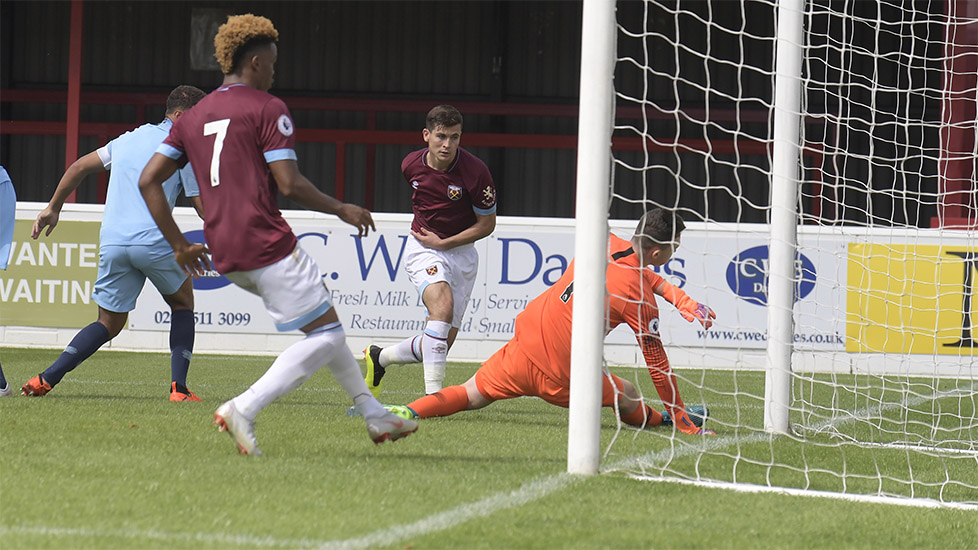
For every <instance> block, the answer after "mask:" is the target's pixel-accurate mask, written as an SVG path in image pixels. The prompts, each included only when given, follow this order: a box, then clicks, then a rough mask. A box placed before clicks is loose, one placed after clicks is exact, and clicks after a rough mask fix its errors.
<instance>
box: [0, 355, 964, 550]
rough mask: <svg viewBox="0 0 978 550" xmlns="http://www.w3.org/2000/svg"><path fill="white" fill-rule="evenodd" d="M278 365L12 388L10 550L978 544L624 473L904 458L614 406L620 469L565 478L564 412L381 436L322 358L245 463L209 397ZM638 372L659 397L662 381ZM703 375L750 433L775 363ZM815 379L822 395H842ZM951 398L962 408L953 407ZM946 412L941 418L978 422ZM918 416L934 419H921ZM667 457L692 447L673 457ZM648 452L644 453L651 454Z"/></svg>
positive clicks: (933, 521)
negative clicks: (657, 421)
mask: <svg viewBox="0 0 978 550" xmlns="http://www.w3.org/2000/svg"><path fill="white" fill-rule="evenodd" d="M57 353H58V352H56V351H51V350H22V349H10V348H4V349H2V350H0V359H2V363H3V368H4V372H5V373H6V375H7V378H8V379H9V380H10V381H11V383H12V385H14V386H16V387H19V386H20V385H21V384H22V383H23V382H24V381H26V380H27V378H29V377H30V376H33V375H34V374H36V373H38V372H40V371H41V370H43V369H44V368H45V367H47V365H48V364H49V363H50V362H51V361H52V360H53V359H54V358H55V357H56V355H57ZM270 362H271V358H269V357H253V358H249V357H227V356H211V355H197V356H195V357H194V363H193V365H192V367H191V369H192V370H191V374H190V378H189V381H190V386H191V389H193V390H194V391H195V392H196V393H197V394H198V395H200V396H201V397H202V398H203V399H204V401H203V402H201V403H170V402H169V401H167V400H166V398H167V392H168V382H169V359H168V356H166V355H164V354H135V353H121V352H111V351H103V352H99V353H98V354H96V355H95V356H93V357H92V358H91V359H89V361H87V362H86V363H85V364H84V365H82V366H81V367H80V368H79V369H77V370H76V371H74V372H73V373H71V374H69V376H68V377H66V378H65V380H64V381H63V382H62V383H61V384H60V385H59V386H57V387H56V388H55V390H54V391H52V393H51V394H49V395H48V396H46V397H44V398H33V399H28V398H23V397H19V396H17V397H15V398H13V399H4V400H0V536H2V539H0V540H2V547H3V548H65V547H71V548H174V547H177V548H179V547H190V546H194V547H200V548H293V547H303V548H305V547H309V548H316V547H327V548H653V547H655V548H659V547H666V548H675V547H684V548H686V547H688V548H894V547H899V548H921V547H931V548H975V547H978V546H976V545H978V543H976V541H978V513H976V512H969V511H960V510H932V509H919V508H910V507H903V506H894V505H884V504H867V503H851V502H844V501H839V500H833V499H819V498H805V497H797V496H786V495H774V494H759V495H758V494H744V493H738V492H732V491H724V490H716V489H707V488H702V487H692V486H687V485H680V484H674V483H655V482H645V481H638V480H634V479H629V478H628V477H627V475H626V473H625V472H631V473H639V472H643V471H644V472H645V473H650V474H657V473H658V472H661V471H671V472H675V473H678V474H680V475H683V476H687V477H695V475H696V474H697V472H699V473H700V474H702V475H703V476H704V477H709V476H713V475H716V476H717V477H718V478H719V479H723V478H724V476H726V477H727V478H729V477H730V476H731V471H733V470H736V471H737V475H738V476H739V478H740V479H742V480H745V481H755V480H757V479H761V480H763V477H764V476H772V477H774V478H783V480H784V481H785V482H786V483H788V484H792V483H794V484H797V483H798V482H799V481H801V482H802V483H806V481H805V478H806V476H805V475H804V474H803V473H801V472H800V470H796V469H793V468H792V467H787V466H781V467H773V466H771V464H774V463H781V464H785V465H791V466H793V467H799V468H800V467H801V466H803V465H804V464H806V463H807V464H809V466H810V467H811V466H815V467H817V468H818V469H819V472H816V473H815V474H809V475H808V478H810V479H809V480H808V481H807V483H808V484H809V486H810V487H812V488H824V489H826V490H832V489H833V487H835V488H836V489H837V488H838V487H837V486H838V485H839V483H840V482H839V478H838V477H837V476H835V475H834V474H832V473H831V472H833V471H836V472H838V471H840V468H843V469H846V470H847V471H850V472H858V471H860V470H866V471H872V470H873V469H874V468H878V469H880V470H884V469H886V468H893V469H894V471H897V472H899V471H900V469H901V468H902V469H903V471H904V473H906V471H907V462H908V459H907V455H906V453H902V454H900V453H897V455H899V456H902V457H903V459H902V462H901V460H899V458H898V459H895V460H894V461H893V464H892V465H890V464H886V463H885V460H887V459H885V458H884V459H882V460H883V462H881V458H880V457H885V456H887V455H886V453H880V452H872V453H870V452H867V451H865V450H860V449H859V448H857V447H855V446H850V445H846V446H842V447H839V446H838V445H834V444H829V443H831V440H830V439H829V436H827V435H821V434H816V435H813V436H812V437H813V438H816V439H817V438H823V439H824V441H825V445H805V446H802V445H800V444H799V443H797V442H793V441H792V440H791V439H790V438H784V439H780V440H768V441H761V442H754V443H751V442H746V443H745V442H740V443H737V444H732V445H730V446H728V447H724V448H719V449H716V451H718V453H719V454H718V453H712V454H709V455H704V454H702V453H698V452H695V446H696V445H701V444H702V441H701V440H698V439H696V438H691V437H689V436H682V435H680V436H678V437H675V438H673V437H672V435H671V432H669V431H668V430H658V431H656V432H634V431H630V430H627V429H623V430H618V429H617V423H616V422H615V420H614V418H613V416H612V415H611V414H610V413H609V412H607V411H606V412H605V415H604V417H603V426H604V428H603V430H602V442H603V447H605V448H608V447H609V446H610V450H609V451H608V456H607V458H606V459H605V461H604V462H603V464H605V465H606V466H607V465H614V464H617V465H618V466H620V467H621V470H620V471H614V472H611V473H605V474H602V475H599V476H595V477H579V476H568V475H566V474H564V473H563V472H564V470H565V468H566V456H567V411H566V410H563V409H559V408H556V407H552V406H550V405H547V404H545V403H543V402H542V401H539V400H536V399H516V400H512V401H507V402H501V403H496V404H494V405H493V406H492V407H489V408H488V409H485V410H482V411H473V412H466V413H461V414H459V415H457V416H455V417H451V418H446V419H431V420H426V421H422V426H421V429H420V431H419V432H418V433H417V434H415V435H413V436H412V437H410V438H408V439H405V440H403V441H398V442H396V443H393V444H384V445H380V446H374V445H373V444H372V443H371V442H370V440H369V438H368V437H367V435H366V432H365V430H364V428H363V422H362V420H361V419H357V418H350V417H347V416H346V415H345V414H344V411H345V410H346V408H347V406H348V405H349V400H348V398H347V397H346V395H345V394H344V393H343V392H342V391H341V390H340V389H339V388H338V386H337V385H336V383H335V382H334V381H333V379H332V377H331V376H330V375H329V372H328V370H326V369H323V370H322V371H320V372H319V373H317V374H316V375H314V376H313V377H312V378H311V379H310V380H309V381H308V382H307V383H306V384H305V385H303V386H302V387H300V388H299V389H298V390H296V391H294V392H293V393H291V394H289V395H288V396H286V397H285V398H283V399H281V400H280V401H278V402H276V403H274V404H273V405H271V406H270V407H269V408H268V409H266V410H265V411H264V412H263V413H262V414H261V415H260V416H259V418H258V424H257V430H256V432H257V436H258V440H259V444H260V446H261V448H262V450H263V451H264V452H265V456H263V457H260V458H254V457H244V456H239V455H238V454H237V453H236V452H235V448H234V445H233V443H232V441H231V438H230V437H228V436H227V435H226V434H222V433H218V432H217V431H216V429H215V428H213V426H212V425H211V421H212V415H213V411H214V409H215V408H216V407H217V405H219V404H220V403H221V402H222V401H223V400H225V399H228V398H230V397H233V396H234V395H236V394H237V393H240V392H241V391H242V390H244V389H245V388H246V387H247V386H248V384H250V383H251V382H253V381H254V380H255V379H256V378H257V377H258V376H259V375H260V374H261V373H262V372H264V370H265V368H267V366H268V365H269V364H270ZM474 368H475V367H474V366H473V365H451V366H450V367H449V370H448V382H450V383H460V382H462V381H464V380H465V379H466V378H468V376H470V375H471V373H472V372H473V370H474ZM389 372H390V374H389V376H388V377H387V378H385V390H386V391H385V393H384V401H386V402H394V403H405V402H408V401H410V400H411V399H413V398H414V397H416V396H417V393H418V392H419V391H420V389H421V386H422V382H421V369H420V367H418V366H406V367H395V368H393V369H391V371H389ZM684 375H685V376H687V377H690V375H689V374H688V373H684ZM627 376H630V377H632V378H634V379H636V380H639V382H640V384H641V385H642V386H643V388H642V389H643V391H644V392H645V393H646V394H649V393H653V394H654V392H653V391H652V389H651V383H650V382H648V375H647V373H646V374H645V375H644V376H645V378H644V379H642V378H641V377H639V376H637V375H636V373H634V372H631V371H627ZM691 378H695V382H696V383H697V384H703V387H705V388H710V389H709V390H707V389H703V390H699V389H697V388H693V387H692V386H690V385H688V384H687V383H685V382H684V383H683V384H684V385H683V386H682V390H683V392H684V395H685V396H687V401H689V402H690V403H694V402H699V401H706V402H708V403H710V405H711V407H712V408H713V414H714V418H715V420H716V424H715V426H716V429H717V431H718V432H719V435H718V436H717V439H716V440H715V441H725V440H723V439H721V438H728V439H731V440H733V439H736V438H737V437H740V436H747V435H749V434H752V433H754V432H753V431H751V430H748V429H747V427H748V426H756V425H757V422H758V418H759V417H760V415H761V414H762V409H761V408H759V407H760V404H759V403H760V402H759V401H758V399H759V397H758V396H759V395H763V388H762V387H761V386H760V384H762V382H763V376H760V379H761V380H760V381H758V380H757V378H758V376H757V373H752V374H745V373H741V374H735V373H722V372H721V373H717V372H704V373H701V374H697V375H696V376H695V377H691ZM800 385H801V386H803V385H804V384H800ZM811 386H812V387H811V388H808V391H809V392H810V394H811V395H810V397H818V394H821V393H824V392H828V391H830V390H828V389H826V388H825V387H824V385H823V384H820V383H815V382H813V383H812V384H811ZM734 389H736V390H737V393H735V392H734ZM803 390H804V388H801V389H800V390H799V391H803ZM879 391H880V392H882V391H885V389H884V388H881V389H880V390H879ZM867 394H872V395H871V397H872V396H875V397H878V396H879V392H875V393H874V391H872V390H867ZM751 395H753V396H754V397H750V396H751ZM828 398H829V399H831V395H828ZM867 399H869V398H867ZM856 400H858V398H854V403H855V401H856ZM856 406H857V407H858V406H861V404H856ZM921 410H922V411H923V409H921ZM927 410H930V409H927ZM941 410H942V411H943V412H944V413H948V412H950V405H945V406H942V409H941ZM811 414H813V415H816V416H817V415H818V414H823V413H811ZM914 414H917V415H918V416H920V415H922V414H923V412H921V413H914ZM971 414H973V413H971ZM952 418H953V415H952V416H951V417H949V418H948V419H947V424H948V429H950V430H957V432H954V433H955V434H957V433H958V432H960V431H961V430H965V435H969V434H970V432H967V428H966V427H965V428H961V427H960V424H961V422H960V421H958V426H957V427H956V426H955V425H954V422H953V420H952ZM942 419H943V417H942ZM916 422H918V423H919V424H920V425H922V424H923V423H924V422H923V418H922V417H920V418H917V419H916ZM904 425H906V423H904ZM909 425H911V426H917V425H918V424H913V423H910V424H909ZM842 429H843V430H844V429H847V428H845V427H844V428H842ZM858 429H862V428H858ZM852 430H857V428H852ZM850 431H851V430H850ZM877 432H878V433H884V434H885V433H889V432H888V431H887V430H877ZM612 440H614V443H613V444H612ZM663 449H678V450H682V452H680V453H677V454H676V455H675V456H673V457H672V458H669V457H667V458H663V456H666V455H668V453H667V452H664V451H663ZM636 457H646V458H647V459H648V460H649V463H648V464H646V465H644V466H642V465H639V463H637V462H636V461H635V459H636ZM869 457H872V460H869ZM867 460H869V462H870V463H869V464H866V463H865V462H866V461H867ZM910 460H916V459H910ZM918 462H921V463H919V464H913V465H912V466H913V471H914V473H915V475H917V476H919V478H920V479H921V480H927V479H929V477H928V476H937V475H939V474H940V473H941V472H943V471H944V470H942V469H941V468H948V469H950V472H951V474H952V475H963V476H966V477H965V478H964V479H970V480H971V487H972V489H970V491H972V492H973V491H974V489H973V487H974V484H975V478H976V477H978V474H976V471H978V468H976V466H975V461H974V459H973V458H972V459H971V462H970V466H968V465H967V464H965V466H964V469H963V470H962V471H957V470H954V469H953V468H956V467H957V466H956V465H957V464H958V463H959V462H962V463H964V462H965V461H958V462H955V461H949V460H946V459H938V463H939V464H940V466H936V467H935V465H934V464H932V463H931V462H932V461H927V460H920V461H918ZM949 464H950V466H948V465H949ZM969 467H970V470H969V469H968V468H969ZM935 468H936V469H935ZM821 470H824V473H821ZM915 479H917V478H916V477H915ZM877 482H878V481H877ZM849 483H856V484H859V483H864V484H867V485H870V484H872V482H871V481H869V480H867V481H864V482H863V481H859V480H858V479H855V480H849ZM896 489H900V488H899V487H897V488H896ZM923 489H926V486H923ZM967 490H969V489H967V488H965V489H962V491H967ZM894 492H896V493H898V494H899V493H900V491H896V490H894ZM927 496H930V495H927ZM968 496H969V495H967V494H966V495H965V498H967V497H968ZM972 500H974V497H972Z"/></svg>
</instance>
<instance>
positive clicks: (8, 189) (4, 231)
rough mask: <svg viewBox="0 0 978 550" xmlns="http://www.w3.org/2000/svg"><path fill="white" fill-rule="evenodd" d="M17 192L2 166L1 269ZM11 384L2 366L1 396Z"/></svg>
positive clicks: (7, 252)
mask: <svg viewBox="0 0 978 550" xmlns="http://www.w3.org/2000/svg"><path fill="white" fill-rule="evenodd" d="M16 203H17V194H16V193H15V192H14V184H13V183H12V182H11V181H10V176H8V175H7V171H6V170H5V169H4V168H3V166H0V269H7V259H8V258H10V243H11V241H13V240H14V214H16V213H17V204H16ZM11 395H13V392H12V391H10V384H8V383H7V379H6V378H5V377H4V376H3V368H2V367H0V397H10V396H11Z"/></svg>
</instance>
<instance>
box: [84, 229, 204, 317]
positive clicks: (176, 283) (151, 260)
mask: <svg viewBox="0 0 978 550" xmlns="http://www.w3.org/2000/svg"><path fill="white" fill-rule="evenodd" d="M147 278H148V279H149V280H150V282H151V283H153V286H155V287H156V288H157V290H159V291H160V294H162V295H163V296H169V295H170V294H174V293H176V291H177V290H179V289H180V286H181V285H183V282H184V281H186V280H187V274H186V273H184V272H183V270H182V269H180V266H179V265H177V261H176V260H175V259H173V249H172V248H170V245H169V244H168V243H167V242H166V241H163V242H160V243H157V244H153V245H132V246H124V245H106V246H102V247H100V248H99V258H98V279H97V280H96V281H95V290H94V291H93V292H92V299H93V300H95V303H96V304H98V305H100V306H102V308H104V309H107V310H109V311H112V312H115V313H126V312H129V311H132V310H133V309H134V308H135V307H136V298H138V297H139V293H140V292H142V291H143V284H144V283H145V282H146V279H147Z"/></svg>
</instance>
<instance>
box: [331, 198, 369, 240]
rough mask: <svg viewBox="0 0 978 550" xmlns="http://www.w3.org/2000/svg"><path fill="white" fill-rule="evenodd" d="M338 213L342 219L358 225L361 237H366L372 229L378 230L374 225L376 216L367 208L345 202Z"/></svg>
mask: <svg viewBox="0 0 978 550" xmlns="http://www.w3.org/2000/svg"><path fill="white" fill-rule="evenodd" d="M336 215H337V216H339V218H340V219H341V220H343V221H345V222H346V223H348V224H350V225H352V226H353V227H356V228H357V231H359V234H360V236H361V237H366V236H367V234H368V233H369V232H370V230H371V229H373V230H374V231H377V227H375V226H374V218H373V216H371V215H370V211H369V210H367V209H366V208H361V207H359V206H357V205H355V204H350V203H344V204H343V206H341V207H340V211H339V212H337V214H336Z"/></svg>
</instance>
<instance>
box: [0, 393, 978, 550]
mask: <svg viewBox="0 0 978 550" xmlns="http://www.w3.org/2000/svg"><path fill="white" fill-rule="evenodd" d="M974 388H975V385H972V388H971V390H974ZM948 393H952V392H948ZM944 396H946V394H945V395H944ZM938 397H943V396H942V395H940V394H935V395H933V396H930V398H938ZM926 400H928V397H923V396H921V397H919V398H917V399H915V400H908V403H907V405H910V404H911V403H910V401H917V402H923V401H926ZM914 404H915V403H914ZM900 406H903V405H901V404H894V405H891V406H885V407H875V408H868V407H867V408H866V409H861V410H859V411H856V413H854V414H853V415H852V416H849V417H846V418H838V419H833V420H828V421H825V422H823V423H821V425H822V426H825V425H830V424H845V423H849V422H853V421H855V420H856V417H857V415H858V416H863V415H866V416H868V413H870V412H874V411H879V410H881V409H887V408H892V407H900ZM777 437H778V436H776V435H774V434H769V433H764V432H755V433H753V434H751V435H749V436H746V437H740V436H737V437H734V436H720V437H709V438H704V439H702V440H700V441H701V442H702V445H685V446H683V447H680V448H669V449H663V450H660V451H657V452H654V453H649V454H646V455H643V456H641V457H633V458H628V459H623V460H620V461H617V462H615V463H612V464H609V465H608V466H607V468H606V469H605V471H616V470H621V469H624V468H626V467H628V466H629V465H633V464H635V463H640V462H646V463H648V462H652V463H655V462H658V461H661V460H671V459H676V458H681V457H684V456H687V455H691V454H694V453H699V452H702V451H704V450H718V449H721V448H724V447H729V446H731V445H742V444H747V443H755V442H761V441H765V440H770V439H772V438H777ZM587 479H589V477H588V476H581V475H574V474H568V473H559V474H551V475H548V476H543V477H540V478H537V479H535V480H532V481H529V482H527V483H525V484H523V485H522V486H521V487H520V488H519V489H516V490H514V491H509V492H499V493H495V494H493V495H490V496H488V497H486V498H483V499H481V500H478V501H474V502H470V503H467V504H462V505H459V506H456V507H454V508H451V509H448V510H445V511H443V512H439V513H437V514H433V515H430V516H427V517H424V518H422V519H419V520H417V521H414V522H411V523H407V524H401V525H395V526H392V527H388V528H385V529H380V530H377V531H374V532H373V533H371V534H369V535H366V536H363V537H356V538H352V539H343V540H331V541H316V540H311V539H292V540H289V539H274V538H271V537H251V536H239V535H222V534H213V533H166V532H162V531H136V530H127V531H114V532H113V531H109V532H104V531H95V530H87V529H58V528H31V527H23V528H2V527H0V534H3V533H7V532H11V533H13V532H23V531H21V530H23V529H27V530H30V529H35V530H38V531H33V532H35V533H37V534H52V535H59V534H62V533H63V534H65V535H67V534H72V533H77V534H87V535H91V536H97V535H99V534H105V535H110V536H111V535H117V536H125V537H134V538H135V537H140V536H145V537H146V538H154V539H158V540H193V541H203V542H225V543H234V544H251V545H254V546H287V547H314V548H319V549H323V550H346V549H351V550H355V549H361V548H371V547H375V546H389V545H391V544H394V543H396V542H398V541H401V540H403V539H405V538H409V537H417V536H424V535H428V534H431V533H435V532H439V531H444V530H446V529H450V528H452V527H455V526H457V525H460V524H462V523H465V522H467V521H471V520H473V519H477V518H482V517H487V516H490V515H492V514H494V513H496V512H499V511H501V510H506V509H509V508H513V507H516V506H522V505H525V504H529V503H530V502H533V501H536V500H539V499H541V498H544V497H546V496H548V495H550V494H552V493H555V492H557V491H560V490H562V489H565V488H567V487H570V486H572V485H575V484H577V483H579V482H581V481H585V480H587ZM908 500H909V499H908ZM15 530H17V531H15Z"/></svg>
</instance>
